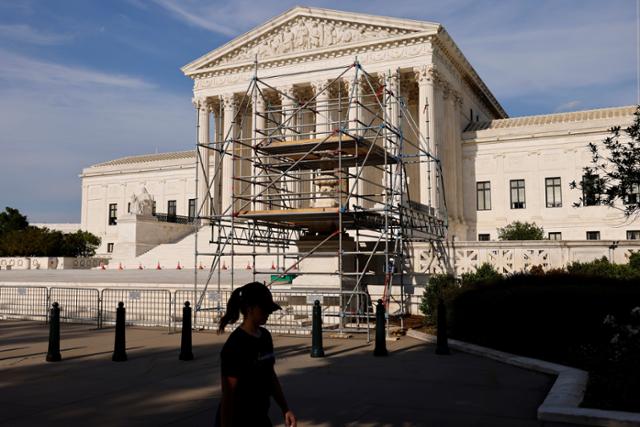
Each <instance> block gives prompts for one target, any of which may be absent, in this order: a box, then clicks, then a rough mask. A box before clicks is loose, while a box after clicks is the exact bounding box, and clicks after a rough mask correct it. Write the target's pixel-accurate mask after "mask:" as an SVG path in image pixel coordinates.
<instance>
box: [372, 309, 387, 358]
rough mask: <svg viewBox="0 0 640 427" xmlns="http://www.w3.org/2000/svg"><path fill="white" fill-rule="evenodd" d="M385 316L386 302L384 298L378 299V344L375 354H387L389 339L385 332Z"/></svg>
mask: <svg viewBox="0 0 640 427" xmlns="http://www.w3.org/2000/svg"><path fill="white" fill-rule="evenodd" d="M384 327H385V318H384V304H382V300H381V299H379V300H378V305H377V306H376V346H375V348H374V350H373V355H374V356H387V355H388V354H389V352H388V351H387V339H386V336H385V332H384Z"/></svg>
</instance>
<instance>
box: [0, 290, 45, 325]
mask: <svg viewBox="0 0 640 427" xmlns="http://www.w3.org/2000/svg"><path fill="white" fill-rule="evenodd" d="M48 311H49V300H48V294H47V288H46V287H44V286H0V316H2V317H3V318H6V319H24V320H45V321H46V319H47V314H48Z"/></svg>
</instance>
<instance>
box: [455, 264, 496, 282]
mask: <svg viewBox="0 0 640 427" xmlns="http://www.w3.org/2000/svg"><path fill="white" fill-rule="evenodd" d="M461 277H462V286H475V285H477V284H480V283H493V282H497V281H499V280H501V279H502V278H503V277H502V274H500V273H499V272H498V271H497V270H496V269H495V268H494V267H493V265H491V264H490V263H488V262H485V263H484V264H482V265H481V266H480V267H478V268H477V269H476V271H473V272H470V273H463V274H462V276H461Z"/></svg>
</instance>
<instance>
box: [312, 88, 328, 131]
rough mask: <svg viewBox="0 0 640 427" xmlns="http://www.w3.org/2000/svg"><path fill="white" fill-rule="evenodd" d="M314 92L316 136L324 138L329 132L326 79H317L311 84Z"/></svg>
mask: <svg viewBox="0 0 640 427" xmlns="http://www.w3.org/2000/svg"><path fill="white" fill-rule="evenodd" d="M311 85H312V86H313V90H314V91H315V93H316V111H318V112H317V113H316V138H322V139H324V138H326V137H327V136H328V133H329V132H330V124H329V122H330V121H331V117H329V89H328V88H327V81H326V80H318V81H316V82H313V83H312V84H311Z"/></svg>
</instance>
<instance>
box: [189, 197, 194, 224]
mask: <svg viewBox="0 0 640 427" xmlns="http://www.w3.org/2000/svg"><path fill="white" fill-rule="evenodd" d="M194 219H196V199H189V222H191V221H193V220H194Z"/></svg>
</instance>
